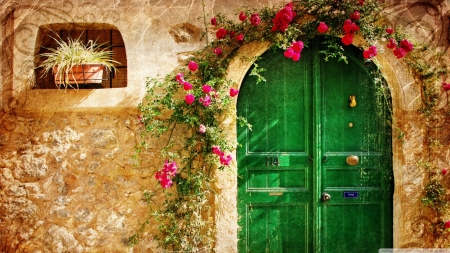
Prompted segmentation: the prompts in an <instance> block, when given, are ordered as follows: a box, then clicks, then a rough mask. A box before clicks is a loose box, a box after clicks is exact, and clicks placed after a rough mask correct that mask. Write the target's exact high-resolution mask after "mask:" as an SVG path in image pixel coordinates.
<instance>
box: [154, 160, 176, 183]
mask: <svg viewBox="0 0 450 253" xmlns="http://www.w3.org/2000/svg"><path fill="white" fill-rule="evenodd" d="M176 174H177V164H176V163H175V162H171V163H169V161H165V162H164V167H163V168H162V169H161V170H158V171H157V172H156V174H155V178H156V180H158V181H159V182H160V183H161V186H162V187H163V188H169V187H170V186H172V184H173V182H172V178H173V177H174V176H175V175H176Z"/></svg>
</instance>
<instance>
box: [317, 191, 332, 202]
mask: <svg viewBox="0 0 450 253" xmlns="http://www.w3.org/2000/svg"><path fill="white" fill-rule="evenodd" d="M320 199H321V200H322V201H323V202H327V201H329V200H330V199H331V195H330V194H328V192H322V196H321V198H320Z"/></svg>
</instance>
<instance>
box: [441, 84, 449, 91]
mask: <svg viewBox="0 0 450 253" xmlns="http://www.w3.org/2000/svg"><path fill="white" fill-rule="evenodd" d="M442 88H443V89H444V91H449V90H450V83H442Z"/></svg>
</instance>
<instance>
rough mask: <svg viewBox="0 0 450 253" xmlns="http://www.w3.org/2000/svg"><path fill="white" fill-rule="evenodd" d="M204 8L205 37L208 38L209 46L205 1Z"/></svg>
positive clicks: (203, 2) (203, 0)
mask: <svg viewBox="0 0 450 253" xmlns="http://www.w3.org/2000/svg"><path fill="white" fill-rule="evenodd" d="M202 7H203V23H204V24H205V37H206V44H207V45H208V44H209V38H208V25H207V23H206V12H205V0H202Z"/></svg>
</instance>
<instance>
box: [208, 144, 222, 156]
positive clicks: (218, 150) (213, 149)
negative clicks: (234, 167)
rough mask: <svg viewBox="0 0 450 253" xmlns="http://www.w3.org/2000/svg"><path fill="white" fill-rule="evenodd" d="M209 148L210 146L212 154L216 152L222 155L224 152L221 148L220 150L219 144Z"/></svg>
mask: <svg viewBox="0 0 450 253" xmlns="http://www.w3.org/2000/svg"><path fill="white" fill-rule="evenodd" d="M211 148H212V152H213V153H214V154H216V155H218V156H223V154H224V153H223V152H222V150H220V147H219V146H212V147H211Z"/></svg>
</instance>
